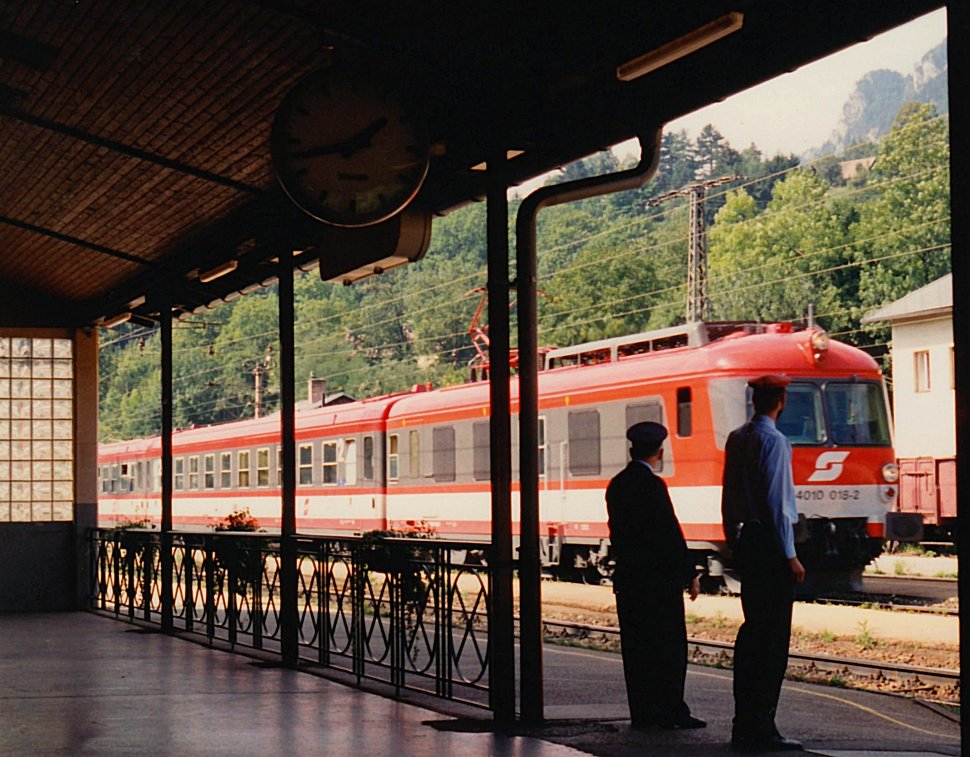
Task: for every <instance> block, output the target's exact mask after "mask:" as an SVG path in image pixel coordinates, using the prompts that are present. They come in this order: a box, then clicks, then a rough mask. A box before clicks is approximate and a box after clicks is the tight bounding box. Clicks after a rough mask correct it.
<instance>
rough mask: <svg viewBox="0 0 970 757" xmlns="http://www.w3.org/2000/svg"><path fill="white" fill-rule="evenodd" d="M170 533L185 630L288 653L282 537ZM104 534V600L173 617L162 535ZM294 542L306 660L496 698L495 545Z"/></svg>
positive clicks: (434, 689) (99, 574)
mask: <svg viewBox="0 0 970 757" xmlns="http://www.w3.org/2000/svg"><path fill="white" fill-rule="evenodd" d="M169 537H170V543H171V547H170V549H171V558H172V568H171V570H172V598H173V603H172V607H173V611H172V616H173V623H174V627H175V629H176V630H177V631H180V632H187V633H193V634H199V635H201V636H204V637H205V638H206V639H208V640H209V642H210V643H211V642H214V641H222V642H226V643H228V644H229V645H231V646H233V647H235V646H241V647H250V648H253V649H259V650H264V651H268V652H271V653H279V652H280V651H281V623H280V615H281V612H280V588H281V587H280V579H281V560H282V557H281V549H280V546H281V544H280V537H279V536H272V535H267V534H250V533H247V534H234V533H186V532H173V533H171V534H169ZM92 540H93V544H92V550H91V554H92V561H93V565H92V571H91V575H92V577H93V578H92V583H93V586H92V593H91V594H92V596H91V602H92V608H93V609H94V610H96V611H98V612H102V613H110V614H112V615H114V616H116V617H118V618H128V619H130V620H135V619H138V620H140V621H143V622H149V623H156V624H161V622H162V598H161V597H162V584H163V582H162V580H161V578H162V570H163V568H162V565H163V561H162V550H163V539H162V536H161V534H159V533H158V532H153V531H142V530H136V529H128V530H120V529H119V530H107V529H98V530H94V531H93V532H92ZM294 545H295V554H296V557H295V559H296V563H297V565H296V567H297V582H298V591H297V603H298V606H297V610H298V638H299V656H300V660H301V662H303V663H305V664H319V665H323V666H327V667H330V668H334V669H339V670H343V671H346V672H348V673H351V674H352V675H354V676H355V677H356V679H357V681H358V682H360V681H362V680H363V679H371V680H377V681H383V682H386V683H389V684H391V685H393V686H394V687H395V688H396V689H398V690H400V689H411V690H417V691H423V692H425V693H429V694H433V695H435V696H438V697H443V698H447V699H454V700H458V701H463V702H466V703H469V704H475V705H478V706H482V707H488V706H489V699H488V672H489V654H488V601H489V588H490V583H489V582H490V574H489V571H488V568H487V563H488V559H487V557H488V549H489V547H488V545H483V544H480V543H459V542H449V541H443V540H438V539H399V538H381V539H368V538H344V537H341V538H331V537H323V536H299V537H295V539H294ZM470 556H474V557H481V558H482V559H480V560H479V559H476V560H470V559H469V557H470ZM473 562H474V564H472V563H473Z"/></svg>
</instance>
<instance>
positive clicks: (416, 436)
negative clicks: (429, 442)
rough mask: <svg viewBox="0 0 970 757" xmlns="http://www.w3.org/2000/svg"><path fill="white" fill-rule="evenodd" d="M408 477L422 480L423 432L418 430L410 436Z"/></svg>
mask: <svg viewBox="0 0 970 757" xmlns="http://www.w3.org/2000/svg"><path fill="white" fill-rule="evenodd" d="M408 475H409V476H410V477H411V478H421V432H420V431H417V430H415V431H411V432H410V433H409V434H408Z"/></svg>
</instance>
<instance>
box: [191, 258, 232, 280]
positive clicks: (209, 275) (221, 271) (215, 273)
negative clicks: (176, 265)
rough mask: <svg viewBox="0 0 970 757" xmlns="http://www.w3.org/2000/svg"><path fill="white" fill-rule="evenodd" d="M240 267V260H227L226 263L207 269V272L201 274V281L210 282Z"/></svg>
mask: <svg viewBox="0 0 970 757" xmlns="http://www.w3.org/2000/svg"><path fill="white" fill-rule="evenodd" d="M238 267H239V261H238V260H227V261H226V262H225V263H221V264H219V265H217V266H216V267H215V268H213V269H211V270H208V271H206V272H205V273H200V274H199V281H201V282H202V283H203V284H208V283H209V282H210V281H215V280H216V279H218V278H221V277H222V276H225V275H226V274H229V273H232V272H233V271H235V270H236V269H237V268H238Z"/></svg>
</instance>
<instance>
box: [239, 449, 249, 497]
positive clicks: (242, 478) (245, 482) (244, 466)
mask: <svg viewBox="0 0 970 757" xmlns="http://www.w3.org/2000/svg"><path fill="white" fill-rule="evenodd" d="M236 466H237V468H238V470H237V472H236V485H237V486H239V487H241V488H244V487H248V486H249V450H246V451H245V452H240V453H239V454H238V455H237V456H236Z"/></svg>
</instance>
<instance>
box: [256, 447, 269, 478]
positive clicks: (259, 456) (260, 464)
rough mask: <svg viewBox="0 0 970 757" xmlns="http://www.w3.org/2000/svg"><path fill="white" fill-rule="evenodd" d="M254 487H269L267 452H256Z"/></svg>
mask: <svg viewBox="0 0 970 757" xmlns="http://www.w3.org/2000/svg"><path fill="white" fill-rule="evenodd" d="M256 486H269V450H268V449H266V448H263V449H258V450H256Z"/></svg>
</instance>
